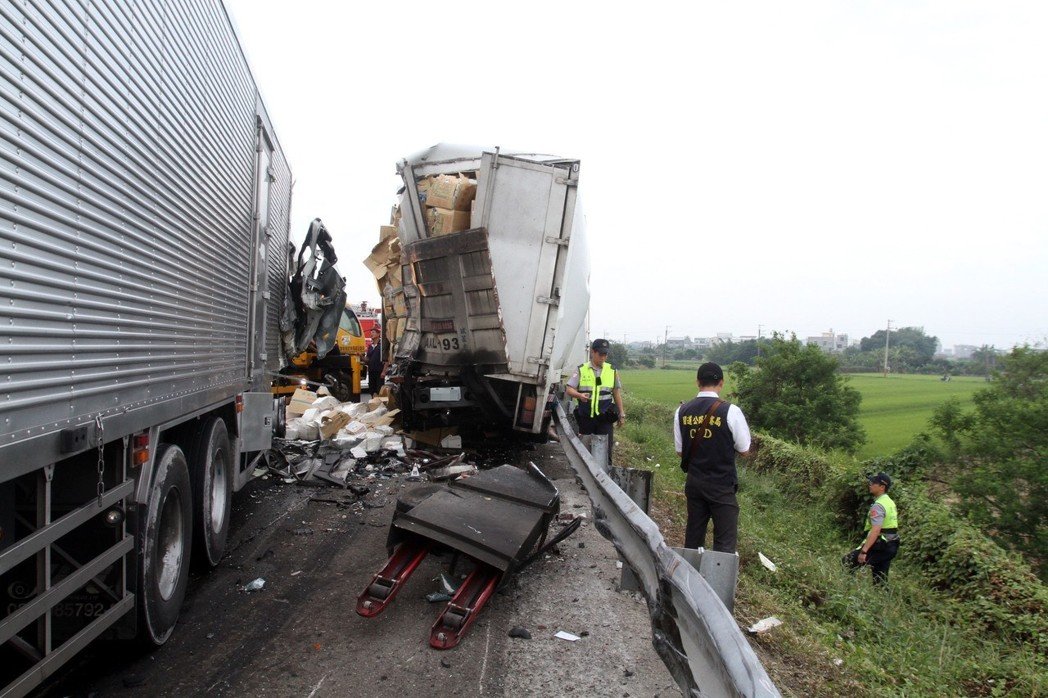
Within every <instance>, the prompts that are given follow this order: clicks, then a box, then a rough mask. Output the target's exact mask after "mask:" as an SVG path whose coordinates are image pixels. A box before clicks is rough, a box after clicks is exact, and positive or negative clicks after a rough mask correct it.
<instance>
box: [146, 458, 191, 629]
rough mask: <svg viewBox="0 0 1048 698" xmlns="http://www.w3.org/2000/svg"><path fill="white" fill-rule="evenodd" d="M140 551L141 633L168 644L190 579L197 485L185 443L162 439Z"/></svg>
mask: <svg viewBox="0 0 1048 698" xmlns="http://www.w3.org/2000/svg"><path fill="white" fill-rule="evenodd" d="M156 463H157V465H156V472H155V473H154V479H153V487H152V489H151V490H150V492H149V501H148V503H147V506H146V511H145V516H144V517H143V520H142V522H141V527H142V537H141V546H142V547H141V550H140V554H139V556H138V595H139V604H138V614H139V625H138V635H139V639H140V640H142V641H143V642H145V643H146V644H153V645H162V644H164V642H166V641H167V639H168V638H169V637H170V636H171V632H172V631H173V630H174V629H175V622H176V621H177V620H178V613H179V611H180V610H182V601H183V600H184V599H185V596H186V587H187V586H188V584H189V556H190V552H191V549H192V541H193V536H192V520H193V519H192V516H193V502H192V494H191V492H192V486H191V485H190V482H189V468H188V467H187V466H186V458H185V456H184V455H183V453H182V449H180V448H179V447H178V446H172V445H168V444H161V445H160V448H159V449H158V452H157V460H156Z"/></svg>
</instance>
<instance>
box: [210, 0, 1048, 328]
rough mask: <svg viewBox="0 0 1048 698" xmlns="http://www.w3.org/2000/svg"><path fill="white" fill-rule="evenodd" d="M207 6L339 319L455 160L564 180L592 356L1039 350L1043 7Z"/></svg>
mask: <svg viewBox="0 0 1048 698" xmlns="http://www.w3.org/2000/svg"><path fill="white" fill-rule="evenodd" d="M226 5H227V7H228V9H229V12H230V14H231V15H232V17H233V20H234V22H235V24H236V26H237V27H238V30H239V33H240V36H241V40H242V42H243V43H244V48H245V51H246V52H247V55H248V59H249V61H250V63H251V65H252V69H253V72H254V74H255V78H256V80H257V82H258V83H259V86H260V88H261V90H262V94H263V98H264V99H265V101H266V104H267V106H268V109H269V111H270V114H271V117H272V119H273V121H274V125H275V127H276V130H277V134H278V137H279V139H280V141H281V144H282V146H283V148H284V151H285V154H286V155H287V157H288V159H289V160H290V163H291V167H292V171H293V173H294V175H295V179H296V184H295V191H294V204H293V212H292V235H293V236H294V237H295V238H296V239H297V240H299V241H300V240H301V239H302V236H303V234H304V233H305V230H306V228H307V226H308V223H309V221H310V220H312V219H313V218H314V217H317V216H319V217H321V218H323V220H324V221H325V223H326V224H327V226H328V228H329V230H330V231H331V232H332V234H333V236H334V238H335V241H336V246H337V250H338V253H339V255H340V258H341V260H340V264H339V267H340V269H341V271H342V273H343V274H344V275H345V276H346V277H347V285H348V289H349V295H350V299H351V300H360V299H368V300H370V301H372V302H377V301H378V293H377V291H376V290H375V286H374V281H373V279H372V278H371V276H370V274H369V273H368V271H367V269H366V268H365V267H364V266H363V264H361V260H363V259H364V257H366V256H367V254H368V253H369V252H370V249H371V247H372V245H373V244H374V243H375V242H377V239H378V226H379V225H381V224H383V223H386V222H387V220H388V217H389V209H390V206H391V204H392V203H393V201H394V197H393V194H394V193H395V191H396V189H397V186H398V179H397V178H396V176H395V172H394V167H395V163H396V162H397V160H399V159H401V158H403V157H404V156H406V155H408V154H411V153H413V152H415V151H417V150H421V149H423V148H425V147H427V146H429V145H432V144H434V143H438V142H448V143H471V144H477V145H491V146H495V145H501V146H503V147H505V148H520V149H528V150H533V151H537V152H549V153H556V154H559V155H564V156H573V157H578V158H580V159H581V161H582V168H581V191H582V196H583V199H584V203H585V207H586V217H587V223H588V233H589V236H590V248H591V250H592V267H593V273H592V279H591V289H592V291H593V298H592V300H591V306H590V307H591V329H592V333H593V334H594V336H598V335H601V334H607V335H609V336H610V337H611V338H612V339H615V340H618V341H622V340H623V339H628V340H630V341H633V340H639V339H651V340H654V339H655V338H656V337H658V338H660V339H661V337H662V336H663V335H664V333H665V331H666V329H665V328H666V326H667V325H668V326H669V334H670V336H682V335H691V336H709V335H713V334H716V333H718V332H732V333H734V334H735V335H755V334H756V333H757V328H758V325H760V326H762V327H763V330H762V331H763V333H765V334H767V333H769V332H771V331H773V330H780V331H794V332H796V333H797V334H798V335H799V336H801V337H805V336H807V335H810V334H818V333H820V332H824V331H828V330H830V329H831V328H832V329H833V330H835V331H837V332H846V333H848V334H849V335H850V336H851V337H853V338H859V337H862V336H866V335H870V334H872V333H873V332H874V331H876V330H877V329H879V328H882V327H884V326H885V324H886V323H887V321H888V320H889V319H891V321H892V325H893V326H897V327H899V326H907V325H918V326H923V327H924V328H925V331H926V332H928V333H929V334H933V335H936V336H938V337H939V338H940V339H941V340H942V341H943V344H944V345H945V346H947V347H949V346H952V345H954V344H962V343H963V344H983V343H987V344H995V345H997V346H998V347H1008V346H1011V345H1012V344H1014V343H1017V342H1031V343H1035V342H1043V341H1045V340H1046V338H1048V314H1046V312H1045V300H1044V299H1045V296H1046V295H1048V273H1046V272H1048V40H1046V37H1048V3H1044V2H1027V3H1022V2H1007V3H1005V2H977V3H976V2H958V1H957V0H948V1H944V2H839V1H836V0H834V1H833V2H790V3H784V2H767V3H755V2H748V3H712V2H699V3H673V4H672V5H670V4H668V3H667V4H660V3H629V4H625V3H621V4H617V3H582V2H580V3H565V2H539V1H532V2H529V3H526V4H520V3H513V4H503V3H491V2H485V3H480V2H478V3H472V2H465V1H462V0H460V1H459V2H455V3H433V2H427V3H421V2H420V3H413V2H396V3H347V2H309V1H307V0H299V1H298V2H287V1H286V0H281V1H280V2H275V1H274V2H269V1H262V0H227V2H226ZM496 281H497V280H496Z"/></svg>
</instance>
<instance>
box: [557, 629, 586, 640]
mask: <svg viewBox="0 0 1048 698" xmlns="http://www.w3.org/2000/svg"><path fill="white" fill-rule="evenodd" d="M553 637H555V638H557V639H560V640H567V641H568V642H577V641H578V640H580V639H581V638H579V636H578V635H575V634H574V633H569V632H566V631H564V630H558V631H557V632H556V634H554V635H553Z"/></svg>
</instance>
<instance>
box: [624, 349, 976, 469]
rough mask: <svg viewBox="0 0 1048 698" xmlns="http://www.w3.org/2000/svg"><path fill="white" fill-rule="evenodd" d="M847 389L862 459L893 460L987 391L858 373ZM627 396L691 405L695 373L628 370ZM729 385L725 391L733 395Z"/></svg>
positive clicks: (962, 380)
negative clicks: (934, 420)
mask: <svg viewBox="0 0 1048 698" xmlns="http://www.w3.org/2000/svg"><path fill="white" fill-rule="evenodd" d="M849 383H850V384H851V385H852V387H854V388H856V389H857V390H858V391H859V392H860V393H862V407H861V408H860V413H859V419H860V421H861V422H862V425H863V427H865V429H866V444H865V445H864V446H863V447H862V448H861V449H860V450H859V452H858V454H857V455H858V456H859V457H860V458H873V457H875V456H885V455H889V454H891V453H893V452H895V451H897V450H898V449H900V448H902V447H903V446H905V445H906V444H908V443H909V442H910V440H911V439H912V438H913V437H914V436H915V435H916V434H918V433H919V432H921V431H924V430H925V429H926V428H927V424H928V419H929V418H930V417H931V416H932V413H933V412H934V411H935V408H936V407H937V406H938V405H940V404H942V403H943V402H945V401H946V400H948V399H950V398H951V397H957V398H960V399H962V400H966V401H967V400H970V399H971V397H972V395H973V394H974V393H975V391H977V390H979V389H980V388H984V387H986V381H985V380H984V379H982V378H976V377H954V378H953V380H951V381H950V382H948V383H944V382H942V381H941V380H939V376H917V375H891V376H887V377H885V376H883V375H881V374H879V373H859V374H852V375H851V376H849ZM622 385H623V388H624V390H625V392H626V393H627V395H630V396H633V397H638V398H642V399H645V400H654V401H656V402H661V403H663V404H667V405H677V404H679V403H680V402H682V401H684V400H690V399H691V398H692V397H694V396H695V393H696V391H697V389H696V387H695V371H694V370H662V369H628V370H624V371H623V372H622ZM731 387H732V386H731V382H730V379H729V380H727V381H726V384H725V390H726V392H731Z"/></svg>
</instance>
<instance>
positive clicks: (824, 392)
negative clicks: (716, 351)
mask: <svg viewBox="0 0 1048 698" xmlns="http://www.w3.org/2000/svg"><path fill="white" fill-rule="evenodd" d="M837 369H838V366H837V359H836V358H834V357H833V356H831V355H829V354H826V353H824V352H823V351H822V350H821V349H819V348H818V347H817V346H815V345H804V344H801V342H800V341H799V340H798V339H797V338H796V337H791V338H790V339H785V338H784V337H781V336H779V335H776V336H775V337H773V338H772V340H771V341H769V342H762V343H761V357H760V358H759V359H757V367H756V369H752V368H750V367H748V366H746V365H745V364H742V363H735V364H732V366H731V368H730V369H729V370H730V372H731V374H732V375H733V377H734V379H735V386H736V389H735V393H734V394H733V397H736V398H737V399H738V401H739V404H740V406H741V407H742V408H743V411H744V412H745V413H746V415H747V418H748V419H749V421H750V423H751V424H752V425H753V426H754V428H756V429H760V430H762V431H766V432H768V433H769V434H771V435H773V436H778V437H780V438H783V439H787V440H790V441H794V442H796V443H799V444H802V445H806V446H816V447H819V448H827V449H841V450H843V451H847V452H854V451H856V450H857V449H858V448H859V446H861V445H862V444H863V443H864V442H865V441H866V433H865V431H864V430H863V428H862V426H860V425H859V403H860V402H861V400H862V395H861V394H860V393H859V391H858V390H856V389H855V388H852V387H851V386H849V385H848V384H847V378H845V377H844V376H842V375H841V374H840V372H839V371H838V370H837Z"/></svg>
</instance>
